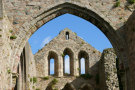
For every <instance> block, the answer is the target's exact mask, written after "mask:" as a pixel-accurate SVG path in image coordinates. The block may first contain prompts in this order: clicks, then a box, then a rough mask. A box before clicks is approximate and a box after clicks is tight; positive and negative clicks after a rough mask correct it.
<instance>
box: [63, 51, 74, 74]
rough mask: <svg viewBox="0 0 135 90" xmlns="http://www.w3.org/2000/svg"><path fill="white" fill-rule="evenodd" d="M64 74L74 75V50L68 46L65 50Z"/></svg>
mask: <svg viewBox="0 0 135 90" xmlns="http://www.w3.org/2000/svg"><path fill="white" fill-rule="evenodd" d="M63 54H64V56H63V74H64V75H74V62H73V60H74V59H73V56H74V54H73V52H72V50H71V49H69V48H66V49H65V50H64V52H63Z"/></svg>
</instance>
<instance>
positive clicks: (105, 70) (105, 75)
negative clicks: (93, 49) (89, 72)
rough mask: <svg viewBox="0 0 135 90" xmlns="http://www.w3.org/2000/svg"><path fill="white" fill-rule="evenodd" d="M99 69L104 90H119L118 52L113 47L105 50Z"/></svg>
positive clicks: (101, 86) (101, 85)
mask: <svg viewBox="0 0 135 90" xmlns="http://www.w3.org/2000/svg"><path fill="white" fill-rule="evenodd" d="M99 71H100V88H102V90H119V83H118V77H117V69H116V54H115V52H114V50H113V49H106V50H104V51H103V53H102V57H101V63H100V68H99Z"/></svg>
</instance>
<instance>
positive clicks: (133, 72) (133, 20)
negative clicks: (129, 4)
mask: <svg viewBox="0 0 135 90" xmlns="http://www.w3.org/2000/svg"><path fill="white" fill-rule="evenodd" d="M123 29H124V30H125V38H126V42H127V52H126V53H127V55H128V62H127V68H126V71H128V80H129V81H130V83H131V84H129V83H127V86H129V87H130V90H134V89H135V11H134V13H133V14H132V15H131V16H130V18H129V19H128V21H127V23H126V25H125V26H124V28H123Z"/></svg>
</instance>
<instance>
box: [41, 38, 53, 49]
mask: <svg viewBox="0 0 135 90" xmlns="http://www.w3.org/2000/svg"><path fill="white" fill-rule="evenodd" d="M50 41H51V36H49V37H46V38H45V39H44V40H43V42H42V43H41V48H43V47H44V46H45V44H47V43H49V42H50Z"/></svg>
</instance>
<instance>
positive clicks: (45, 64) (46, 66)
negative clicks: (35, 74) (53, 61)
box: [41, 58, 50, 76]
mask: <svg viewBox="0 0 135 90" xmlns="http://www.w3.org/2000/svg"><path fill="white" fill-rule="evenodd" d="M43 61H44V66H43V68H44V76H48V75H49V74H50V73H49V71H50V68H49V67H50V66H49V60H48V59H47V58H46V59H45V60H43ZM41 68H42V67H41Z"/></svg>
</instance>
